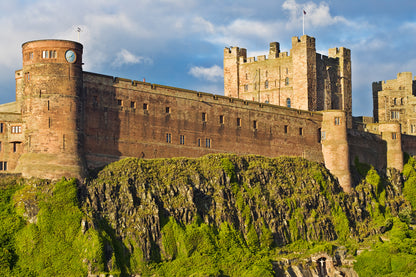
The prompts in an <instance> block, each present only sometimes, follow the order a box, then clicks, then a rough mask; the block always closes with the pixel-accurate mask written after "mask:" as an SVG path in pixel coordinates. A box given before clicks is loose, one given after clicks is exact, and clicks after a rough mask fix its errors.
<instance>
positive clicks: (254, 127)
mask: <svg viewBox="0 0 416 277" xmlns="http://www.w3.org/2000/svg"><path fill="white" fill-rule="evenodd" d="M253 129H254V130H257V120H253Z"/></svg>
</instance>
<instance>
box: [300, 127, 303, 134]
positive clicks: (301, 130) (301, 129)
mask: <svg viewBox="0 0 416 277" xmlns="http://www.w3.org/2000/svg"><path fill="white" fill-rule="evenodd" d="M299 136H303V128H302V127H300V128H299Z"/></svg>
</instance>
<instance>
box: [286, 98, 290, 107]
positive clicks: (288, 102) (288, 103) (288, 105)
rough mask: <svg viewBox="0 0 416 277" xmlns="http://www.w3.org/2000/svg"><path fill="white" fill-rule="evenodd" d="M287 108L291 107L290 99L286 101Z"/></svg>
mask: <svg viewBox="0 0 416 277" xmlns="http://www.w3.org/2000/svg"><path fill="white" fill-rule="evenodd" d="M286 107H288V108H290V107H291V103H290V98H287V99H286Z"/></svg>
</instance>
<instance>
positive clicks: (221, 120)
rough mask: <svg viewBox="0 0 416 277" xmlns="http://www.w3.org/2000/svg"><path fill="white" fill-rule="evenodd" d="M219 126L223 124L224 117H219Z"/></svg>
mask: <svg viewBox="0 0 416 277" xmlns="http://www.w3.org/2000/svg"><path fill="white" fill-rule="evenodd" d="M220 124H224V116H223V115H220Z"/></svg>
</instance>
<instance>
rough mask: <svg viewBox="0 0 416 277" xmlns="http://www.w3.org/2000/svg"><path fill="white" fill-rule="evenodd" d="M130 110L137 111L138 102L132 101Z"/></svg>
mask: <svg viewBox="0 0 416 277" xmlns="http://www.w3.org/2000/svg"><path fill="white" fill-rule="evenodd" d="M130 108H132V109H135V108H136V102H134V101H131V102H130Z"/></svg>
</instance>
